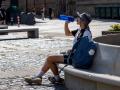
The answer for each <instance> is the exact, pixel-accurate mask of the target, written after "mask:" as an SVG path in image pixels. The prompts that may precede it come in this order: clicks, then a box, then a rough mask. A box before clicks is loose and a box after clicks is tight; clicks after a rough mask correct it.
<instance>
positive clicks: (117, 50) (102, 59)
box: [91, 43, 120, 76]
mask: <svg viewBox="0 0 120 90" xmlns="http://www.w3.org/2000/svg"><path fill="white" fill-rule="evenodd" d="M91 70H92V71H94V72H98V73H103V74H112V75H118V76H120V46H114V45H107V44H101V43H99V44H98V46H97V53H96V55H95V58H94V62H93V66H92V68H91Z"/></svg>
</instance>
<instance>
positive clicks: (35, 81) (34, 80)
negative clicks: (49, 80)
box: [24, 77, 42, 85]
mask: <svg viewBox="0 0 120 90" xmlns="http://www.w3.org/2000/svg"><path fill="white" fill-rule="evenodd" d="M24 80H25V81H26V82H27V83H28V84H36V85H41V83H42V78H41V77H25V78H24Z"/></svg>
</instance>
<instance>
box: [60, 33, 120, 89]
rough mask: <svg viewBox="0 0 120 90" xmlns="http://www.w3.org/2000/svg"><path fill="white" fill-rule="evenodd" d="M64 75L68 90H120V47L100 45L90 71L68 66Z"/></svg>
mask: <svg viewBox="0 0 120 90" xmlns="http://www.w3.org/2000/svg"><path fill="white" fill-rule="evenodd" d="M118 36H119V37H120V35H116V37H118ZM111 37H112V36H110V38H111ZM105 38H106V37H105ZM107 38H108V39H109V37H107ZM102 39H103V41H104V38H103V37H102ZM113 40H114V39H111V43H112V44H113ZM96 41H97V40H96ZM98 41H99V40H98ZM104 42H105V41H104ZM107 42H108V41H107ZM109 43H110V40H109ZM115 44H116V43H115ZM119 44H120V43H119ZM59 67H60V68H62V67H63V65H60V66H59ZM64 75H65V85H66V88H67V89H68V90H120V46H116V45H108V44H103V43H98V45H97V52H96V55H95V58H94V62H93V66H92V67H91V68H90V69H89V70H83V69H81V70H78V69H75V68H73V67H72V66H70V65H68V66H67V67H65V68H64Z"/></svg>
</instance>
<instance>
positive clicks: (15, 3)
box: [10, 0, 18, 6]
mask: <svg viewBox="0 0 120 90" xmlns="http://www.w3.org/2000/svg"><path fill="white" fill-rule="evenodd" d="M10 5H11V6H18V0H10Z"/></svg>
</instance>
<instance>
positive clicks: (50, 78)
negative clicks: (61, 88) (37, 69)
mask: <svg viewBox="0 0 120 90" xmlns="http://www.w3.org/2000/svg"><path fill="white" fill-rule="evenodd" d="M48 80H49V81H50V82H51V83H52V84H59V85H61V84H64V79H63V78H60V79H59V80H56V79H55V77H48Z"/></svg>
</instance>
